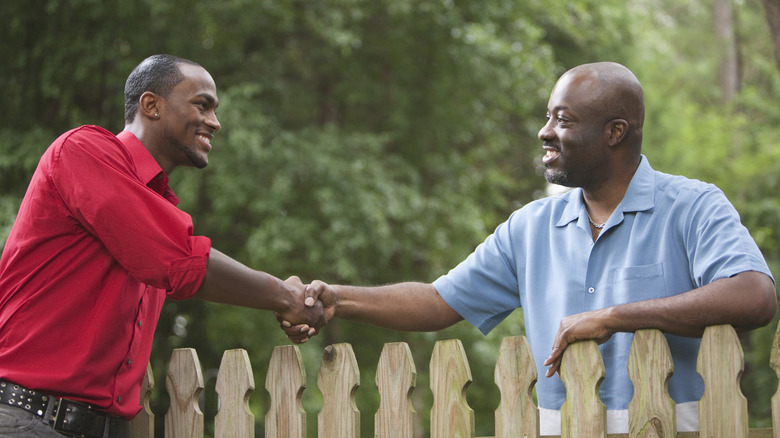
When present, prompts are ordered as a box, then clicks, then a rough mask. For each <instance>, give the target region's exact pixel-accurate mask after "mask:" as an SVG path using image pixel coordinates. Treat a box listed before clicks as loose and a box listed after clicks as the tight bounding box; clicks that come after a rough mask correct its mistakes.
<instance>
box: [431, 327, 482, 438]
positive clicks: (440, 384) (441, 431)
mask: <svg viewBox="0 0 780 438" xmlns="http://www.w3.org/2000/svg"><path fill="white" fill-rule="evenodd" d="M430 380H431V390H432V391H433V407H432V408H431V438H471V437H473V436H474V411H473V410H472V409H471V407H469V405H468V402H467V401H466V388H468V386H469V384H471V369H470V368H469V364H468V360H467V359H466V352H465V351H464V350H463V344H461V342H460V340H459V339H450V340H446V341H437V342H436V344H435V345H434V347H433V355H432V356H431V364H430Z"/></svg>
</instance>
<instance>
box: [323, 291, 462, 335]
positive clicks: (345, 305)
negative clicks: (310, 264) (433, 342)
mask: <svg viewBox="0 0 780 438" xmlns="http://www.w3.org/2000/svg"><path fill="white" fill-rule="evenodd" d="M332 287H333V288H334V291H335V292H336V296H337V297H338V298H337V302H336V303H335V316H337V317H339V318H343V319H348V320H352V321H357V322H362V323H366V324H371V325H376V326H379V327H385V328H389V329H393V330H404V331H436V330H441V329H444V328H446V327H449V326H451V325H453V324H455V323H456V322H458V321H460V320H462V319H463V318H462V317H461V316H460V315H459V314H458V313H456V312H455V311H454V310H452V308H451V307H450V306H449V305H447V303H446V302H445V301H444V300H443V299H442V298H441V296H440V295H439V293H438V292H437V291H436V289H435V288H434V287H433V285H431V284H426V283H398V284H393V285H386V286H377V287H359V286H340V285H333V286H332Z"/></svg>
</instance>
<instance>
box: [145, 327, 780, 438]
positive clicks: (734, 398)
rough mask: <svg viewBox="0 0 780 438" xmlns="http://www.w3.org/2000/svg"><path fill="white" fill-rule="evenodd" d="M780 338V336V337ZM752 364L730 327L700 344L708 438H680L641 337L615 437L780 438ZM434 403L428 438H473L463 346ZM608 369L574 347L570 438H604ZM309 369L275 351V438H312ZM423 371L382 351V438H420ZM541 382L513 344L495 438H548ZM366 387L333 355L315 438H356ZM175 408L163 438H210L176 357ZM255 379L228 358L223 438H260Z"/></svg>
mask: <svg viewBox="0 0 780 438" xmlns="http://www.w3.org/2000/svg"><path fill="white" fill-rule="evenodd" d="M778 333H780V332H778ZM779 342H780V341H779V340H778V334H776V335H775V341H774V343H773V346H772V354H771V360H770V362H771V363H770V366H771V367H772V368H773V369H774V370H775V372H776V373H777V374H778V376H780V344H779ZM743 368H744V355H743V352H742V347H741V345H740V343H739V339H738V338H737V335H736V333H735V331H734V329H733V328H732V327H731V326H714V327H708V328H707V330H706V331H705V333H704V337H703V338H702V343H701V348H700V351H699V358H698V363H697V371H698V372H699V374H701V376H702V378H703V380H704V385H705V390H704V395H703V397H702V399H701V400H700V402H699V427H700V432H686V433H678V432H676V419H675V404H674V401H672V399H671V398H670V397H669V394H668V392H667V388H666V386H667V382H668V379H669V377H670V376H671V374H672V369H673V367H672V359H671V354H670V352H669V347H668V345H667V344H666V339H665V337H664V336H663V335H662V334H661V332H659V331H658V330H641V331H638V332H636V334H635V336H634V341H633V344H632V347H631V352H630V356H629V361H628V371H629V376H630V377H631V380H632V382H634V397H633V399H632V401H631V403H630V404H629V408H628V410H629V433H628V434H610V435H609V437H680V438H682V437H686V438H689V437H708V438H709V437H722V438H742V437H751V438H764V437H767V438H768V437H773V438H780V400H779V399H778V394H777V393H776V394H775V395H774V396H773V397H772V419H773V427H772V428H764V429H749V427H748V414H747V400H746V399H745V397H744V396H743V395H742V392H741V390H740V386H739V383H740V379H741V377H742V371H743ZM429 371H430V386H431V391H432V393H433V406H432V407H431V410H430V415H431V422H430V423H431V430H430V434H429V435H428V436H430V437H431V438H455V437H464V438H473V437H474V430H475V427H474V412H473V411H472V410H471V408H470V407H469V405H468V403H467V401H466V396H465V390H466V388H467V387H468V385H469V384H470V383H471V370H470V368H469V364H468V360H467V358H466V354H465V351H464V350H463V346H462V344H461V342H460V341H459V340H457V339H455V340H446V341H438V342H436V343H435V345H434V349H433V354H432V356H431V360H430V370H429ZM604 373H605V371H604V364H603V361H602V358H601V354H600V352H599V349H598V346H597V345H596V343H595V342H594V341H586V342H579V343H576V344H572V345H571V346H569V348H568V349H567V350H566V353H565V354H564V357H563V362H562V365H561V379H562V380H563V382H564V384H565V385H566V388H567V399H566V401H565V402H564V404H563V407H562V408H561V437H570V438H580V437H607V436H608V435H607V433H606V424H607V421H606V407H605V406H604V404H603V403H602V402H601V400H600V399H599V397H598V387H599V385H600V383H601V381H602V380H603V378H604ZM305 376H306V374H305V369H304V366H303V361H302V359H301V354H300V351H299V350H298V347H297V346H294V345H287V346H280V347H275V348H274V351H273V354H272V356H271V360H270V364H269V367H268V373H267V375H266V380H265V382H266V383H265V388H266V389H267V390H268V392H269V394H270V399H271V402H270V409H269V410H268V412H267V413H266V416H265V436H266V437H268V438H304V437H305V436H306V412H305V411H304V410H303V408H302V404H301V396H302V393H303V390H304V388H305V380H306V378H305ZM416 378H417V371H416V368H415V364H414V361H413V359H412V355H411V352H410V350H409V347H408V346H407V345H406V344H405V343H389V344H385V346H384V349H383V350H382V354H381V357H380V359H379V364H378V368H377V373H376V385H377V388H378V390H379V394H380V399H381V401H380V406H379V409H378V411H377V413H376V416H375V422H374V428H375V432H374V435H375V437H378V438H381V437H388V438H389V437H398V438H412V437H414V436H415V431H414V428H413V425H414V424H415V417H416V416H417V415H418V413H417V412H416V411H415V409H414V407H413V406H412V403H411V400H410V396H411V393H412V391H413V390H414V388H415V384H416ZM536 379H537V374H536V368H535V367H534V362H533V358H532V357H531V350H530V348H529V347H528V342H527V341H526V339H525V337H522V336H515V337H508V338H505V339H504V340H503V342H502V344H501V349H500V352H499V357H498V359H497V362H496V368H495V383H496V384H497V385H498V387H499V390H500V392H501V401H500V403H499V406H498V408H497V409H496V412H495V437H496V438H510V437H511V438H517V437H539V413H538V409H537V407H536V405H535V404H534V401H533V398H532V396H531V391H532V390H533V387H534V384H535V383H536ZM359 381H360V371H359V369H358V365H357V360H356V359H355V355H354V353H353V351H352V347H351V346H350V345H349V344H335V345H330V346H328V347H326V348H325V351H324V353H323V357H322V362H321V364H320V369H319V375H318V378H317V386H318V388H319V389H320V391H321V392H322V398H323V401H322V410H321V411H320V413H319V415H318V417H317V431H318V438H358V437H359V436H360V412H359V411H358V409H357V408H356V406H355V400H354V395H355V391H356V390H357V388H358V385H359ZM153 387H154V384H153V379H152V374H151V368H149V369H148V370H147V377H146V379H145V382H144V385H143V389H142V394H141V400H142V406H143V409H142V411H141V413H140V414H139V415H138V417H137V418H136V419H135V420H133V422H132V424H131V436H132V438H153V437H154V431H153V423H154V415H153V414H152V412H151V410H150V409H149V403H148V401H149V397H150V395H151V393H152V390H153ZM166 387H167V390H168V393H169V396H170V400H171V402H170V408H169V410H168V412H167V414H166V416H165V438H174V437H186V438H202V437H203V422H204V419H203V414H202V413H201V411H200V408H199V406H198V396H199V394H200V393H201V391H203V388H204V384H203V376H202V374H201V368H200V364H199V362H198V358H197V354H196V352H195V350H193V349H177V350H175V351H174V352H173V354H172V356H171V361H170V365H169V368H168V373H167V377H166ZM254 389H255V384H254V374H253V372H252V368H251V366H250V363H249V356H248V355H247V353H246V351H244V350H240V349H239V350H229V351H226V352H225V353H224V356H223V358H222V363H221V365H220V368H219V374H218V377H217V384H216V392H217V394H218V395H219V399H220V409H219V412H218V414H217V416H216V417H215V420H214V422H215V423H214V430H215V435H214V436H215V438H249V437H254V436H255V431H254V417H253V415H252V413H251V412H250V411H249V407H248V400H249V396H250V394H251V393H252V392H253V391H254Z"/></svg>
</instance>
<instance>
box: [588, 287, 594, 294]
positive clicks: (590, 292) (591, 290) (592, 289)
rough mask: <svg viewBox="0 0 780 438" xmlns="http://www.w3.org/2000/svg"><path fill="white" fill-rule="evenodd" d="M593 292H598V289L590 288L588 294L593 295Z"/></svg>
mask: <svg viewBox="0 0 780 438" xmlns="http://www.w3.org/2000/svg"><path fill="white" fill-rule="evenodd" d="M593 292H596V288H595V287H593V286H591V287H589V288H588V293H589V294H592V293H593Z"/></svg>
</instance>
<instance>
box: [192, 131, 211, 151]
mask: <svg viewBox="0 0 780 438" xmlns="http://www.w3.org/2000/svg"><path fill="white" fill-rule="evenodd" d="M195 138H197V139H198V141H200V143H201V144H202V145H204V146H205V147H206V149H207V151H210V150H211V137H208V136H205V135H201V134H198V135H196V136H195Z"/></svg>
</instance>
